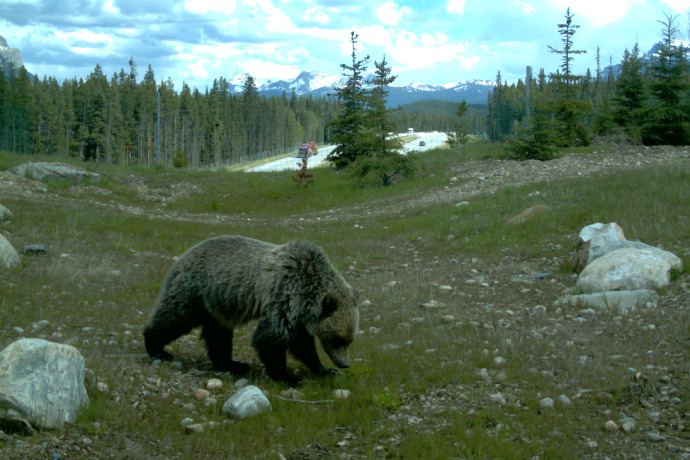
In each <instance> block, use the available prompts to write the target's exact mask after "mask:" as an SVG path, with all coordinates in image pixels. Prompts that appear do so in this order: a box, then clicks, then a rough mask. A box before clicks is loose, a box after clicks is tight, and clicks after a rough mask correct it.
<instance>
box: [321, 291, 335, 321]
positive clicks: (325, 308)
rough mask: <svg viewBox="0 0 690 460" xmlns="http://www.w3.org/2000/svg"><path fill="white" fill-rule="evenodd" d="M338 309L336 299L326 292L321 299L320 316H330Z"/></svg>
mask: <svg viewBox="0 0 690 460" xmlns="http://www.w3.org/2000/svg"><path fill="white" fill-rule="evenodd" d="M337 309H338V300H337V299H336V298H335V297H334V296H333V295H332V294H326V296H325V297H324V298H323V300H322V301H321V317H322V318H326V317H327V316H331V315H332V314H333V312H334V311H336V310H337Z"/></svg>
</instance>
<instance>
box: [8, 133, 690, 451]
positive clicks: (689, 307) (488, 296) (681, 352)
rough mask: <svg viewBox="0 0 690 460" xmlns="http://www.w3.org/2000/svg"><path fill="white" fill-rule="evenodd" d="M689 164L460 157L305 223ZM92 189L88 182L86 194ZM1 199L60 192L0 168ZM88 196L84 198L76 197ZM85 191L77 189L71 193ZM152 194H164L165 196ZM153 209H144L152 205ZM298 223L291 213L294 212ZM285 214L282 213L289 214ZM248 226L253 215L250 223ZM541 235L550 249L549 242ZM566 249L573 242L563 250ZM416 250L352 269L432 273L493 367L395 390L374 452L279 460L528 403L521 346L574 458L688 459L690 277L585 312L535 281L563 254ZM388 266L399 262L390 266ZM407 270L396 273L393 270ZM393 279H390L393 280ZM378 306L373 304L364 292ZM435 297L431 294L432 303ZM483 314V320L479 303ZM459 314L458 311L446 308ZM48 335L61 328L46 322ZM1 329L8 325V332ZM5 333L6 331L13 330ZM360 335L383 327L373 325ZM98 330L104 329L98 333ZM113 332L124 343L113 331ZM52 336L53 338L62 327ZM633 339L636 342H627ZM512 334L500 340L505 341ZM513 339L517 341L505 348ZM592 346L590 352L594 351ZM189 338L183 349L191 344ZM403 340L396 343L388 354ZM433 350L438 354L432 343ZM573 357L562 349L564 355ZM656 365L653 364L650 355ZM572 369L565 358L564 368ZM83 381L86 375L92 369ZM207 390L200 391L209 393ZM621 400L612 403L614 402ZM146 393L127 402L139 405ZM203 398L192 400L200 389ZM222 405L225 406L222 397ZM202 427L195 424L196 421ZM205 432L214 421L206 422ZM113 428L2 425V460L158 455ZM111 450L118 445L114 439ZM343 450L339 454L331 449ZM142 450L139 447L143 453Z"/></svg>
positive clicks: (674, 155)
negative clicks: (400, 190) (430, 183)
mask: <svg viewBox="0 0 690 460" xmlns="http://www.w3.org/2000/svg"><path fill="white" fill-rule="evenodd" d="M688 160H690V153H689V151H688V148H670V147H658V148H646V147H602V148H601V149H600V151H599V152H596V153H594V154H586V155H581V154H569V155H566V156H564V157H562V158H560V159H557V160H554V161H549V162H537V161H526V162H515V161H504V160H486V161H467V162H463V163H459V164H458V166H457V168H456V169H455V170H453V171H451V172H450V174H449V175H448V177H445V178H443V180H446V181H447V186H446V187H445V188H443V189H442V190H440V191H434V192H431V193H428V194H426V195H422V196H417V197H415V198H414V199H411V200H405V201H403V202H400V201H396V200H394V199H389V200H385V201H381V202H377V203H375V204H365V205H358V206H352V207H348V208H344V209H336V210H332V211H330V212H327V213H315V214H313V215H309V216H300V217H299V219H302V220H303V219H307V220H309V219H317V218H318V219H342V218H345V217H347V218H355V219H356V218H357V217H360V216H361V217H366V216H372V215H377V214H385V213H396V214H398V213H400V212H401V211H404V210H406V209H412V208H416V207H420V206H428V205H441V204H455V203H459V202H463V201H465V200H469V199H471V198H472V197H474V196H477V195H479V194H484V193H494V192H496V191H497V190H499V189H500V188H501V187H505V186H508V185H522V184H527V183H531V182H541V181H545V180H553V179H557V178H570V177H578V176H585V175H588V176H589V175H598V174H605V173H609V172H611V171H613V170H615V169H622V168H645V167H648V166H650V165H656V164H665V165H669V164H674V163H677V162H687V161H688ZM132 186H133V187H135V188H137V189H141V190H140V192H141V193H145V194H146V196H151V195H152V194H151V191H149V190H145V187H146V186H145V185H144V184H143V183H137V182H136V181H135V180H133V182H132ZM190 187H191V186H189V185H184V184H182V185H180V186H179V187H175V188H174V190H175V192H174V193H178V194H183V193H189V191H190V190H191V188H190ZM91 192H92V191H91ZM6 194H12V195H16V194H21V195H24V196H37V197H40V199H42V200H45V199H47V200H54V201H55V202H56V203H59V202H60V200H64V199H67V198H65V197H59V196H53V195H48V194H46V193H44V192H43V191H42V186H41V185H40V184H37V183H35V182H33V181H27V180H25V179H18V178H16V177H15V176H13V175H11V174H9V173H7V172H0V197H2V196H5V195H6ZM86 195H87V194H86V193H85V194H84V196H86ZM69 199H85V198H79V197H76V198H69ZM160 199H162V200H164V199H166V196H165V195H164V194H161V197H160ZM99 206H112V207H113V208H114V209H118V211H119V212H124V213H131V214H141V213H143V212H144V211H143V210H141V209H138V208H136V207H120V208H118V207H117V204H103V203H99ZM147 212H148V211H147ZM154 217H155V218H158V219H161V220H165V219H184V220H190V221H199V222H203V221H213V222H218V221H226V222H227V221H233V222H234V221H240V220H244V219H245V218H241V217H233V216H217V215H208V216H203V215H201V216H200V215H184V214H180V213H169V212H168V211H166V210H161V211H159V212H158V214H157V215H155V216H154ZM295 219H297V218H295ZM288 220H289V219H288ZM254 223H256V222H254ZM547 244H558V245H561V246H562V242H552V243H549V242H547ZM562 249H563V252H564V255H566V254H567V253H568V251H569V250H571V249H572V248H567V247H563V248H562ZM666 249H668V250H670V251H672V252H674V253H676V254H678V255H684V256H686V257H687V256H688V255H689V254H690V242H687V241H686V242H679V243H678V245H677V246H676V247H672V248H666ZM419 253H420V248H419V247H418V246H415V243H410V244H409V246H407V247H401V248H396V251H395V256H394V257H393V258H392V259H391V260H389V261H387V262H386V264H387V265H386V266H374V265H372V266H370V267H360V269H353V270H352V273H351V274H350V275H351V276H357V273H358V270H366V272H367V273H369V276H368V277H367V279H368V281H367V282H368V283H370V286H369V287H370V288H374V287H378V288H379V290H381V291H382V292H386V293H387V294H385V295H388V294H389V293H390V289H392V286H395V283H396V282H398V283H399V282H403V283H404V282H405V281H406V280H405V279H404V277H405V273H406V272H407V271H409V269H410V268H411V267H414V268H415V269H416V271H417V272H418V273H426V274H427V275H426V276H427V278H428V279H434V277H435V279H436V280H437V281H436V282H432V283H431V285H432V289H433V290H432V292H435V293H437V295H436V296H435V297H434V298H431V299H428V302H429V303H428V305H425V306H424V308H426V309H427V310H428V311H429V312H430V313H428V314H431V315H436V316H437V317H438V318H439V321H440V322H442V323H443V322H446V323H452V324H457V325H458V327H471V328H473V329H476V330H477V331H481V333H483V334H487V335H489V336H490V335H491V334H492V333H494V332H495V334H496V336H500V337H501V339H500V340H502V341H503V343H504V344H505V346H504V348H502V349H501V350H495V349H486V350H483V351H482V353H485V354H486V358H487V360H489V362H491V363H492V365H491V366H487V368H479V369H476V375H477V379H476V381H475V382H472V383H468V384H457V385H450V386H444V387H440V388H429V389H428V390H427V391H426V392H425V393H423V394H421V395H420V394H402V399H403V400H402V404H401V405H400V406H399V407H398V408H397V409H396V410H393V411H391V412H390V413H389V414H388V417H389V420H388V422H390V423H388V424H387V427H388V428H387V431H386V432H387V437H386V438H385V439H381V442H380V445H377V446H375V448H374V452H370V451H367V452H362V451H361V450H360V449H358V447H357V435H356V433H351V432H342V433H334V436H338V437H340V438H342V440H341V441H340V442H339V443H337V444H336V447H333V446H323V445H321V444H318V443H313V444H309V445H307V446H304V448H303V449H300V450H298V451H295V452H292V453H290V454H289V455H286V457H287V458H294V459H297V458H322V457H340V458H367V457H370V456H372V455H381V456H386V455H387V454H388V453H389V450H390V449H391V448H392V447H394V446H395V445H396V444H399V443H400V442H401V439H402V437H403V436H404V433H405V431H406V430H408V429H410V427H413V428H414V429H415V430H417V431H418V432H429V433H432V432H435V431H438V430H441V429H443V427H444V426H445V425H446V424H447V423H448V422H447V421H446V420H445V419H444V417H443V414H445V413H446V412H447V410H448V409H449V408H453V410H457V411H459V413H460V414H465V415H471V414H473V413H475V412H476V411H478V410H480V409H481V408H485V407H487V406H491V407H497V408H498V409H499V410H500V408H501V407H511V408H520V407H521V405H525V406H526V403H525V400H526V399H527V398H528V395H525V394H524V391H525V390H524V389H525V387H526V386H527V385H526V384H524V382H521V381H519V380H517V381H515V380H510V379H506V375H505V373H504V372H503V371H502V368H503V366H504V365H505V363H506V361H507V360H510V359H511V356H510V349H511V346H512V345H515V346H516V347H517V342H518V341H519V342H520V347H521V348H522V349H524V350H527V351H528V352H531V351H534V350H539V351H538V352H537V351H534V355H533V356H531V357H530V358H529V359H530V362H531V366H530V367H529V368H528V369H525V379H531V378H542V379H553V380H555V381H558V382H559V383H558V384H557V385H554V387H555V388H557V389H558V391H554V392H553V393H549V394H542V395H539V396H538V410H539V411H554V412H557V413H561V414H562V415H563V417H573V420H572V423H573V424H575V425H577V426H578V427H579V428H578V429H577V432H578V436H579V438H578V446H579V447H580V452H579V455H578V456H579V457H581V458H593V459H599V458H635V459H647V458H652V459H657V458H658V459H662V458H674V459H676V458H677V459H690V426H688V425H690V401H687V400H685V397H686V396H687V395H688V394H689V392H688V390H687V388H688V387H689V386H690V357H689V355H688V343H687V340H688V337H687V326H686V324H687V321H688V313H687V312H688V311H690V282H689V279H688V276H687V275H682V276H680V277H679V278H678V279H677V280H675V281H674V282H673V283H672V285H671V286H670V287H669V288H668V289H667V290H666V291H665V292H664V294H663V296H662V300H661V302H660V304H659V305H658V306H657V307H656V308H654V309H640V310H639V311H634V312H631V313H629V314H616V313H614V312H595V311H588V310H578V311H564V310H563V309H559V308H555V307H554V306H553V304H552V302H553V300H555V299H557V298H558V297H559V296H560V295H561V294H562V293H563V291H564V290H565V289H566V288H568V287H571V286H572V285H573V278H572V276H571V275H560V276H559V275H554V276H550V277H549V278H548V279H538V278H532V277H531V275H533V274H535V273H545V272H551V273H555V272H557V271H558V267H559V265H560V264H561V263H562V260H560V259H537V260H525V259H522V258H520V257H517V256H512V255H511V256H502V255H497V256H496V258H495V259H493V260H484V261H482V260H469V261H464V262H459V263H458V265H457V268H456V269H454V270H453V271H452V272H450V273H449V272H448V270H447V269H439V264H438V261H434V260H423V258H420V256H419ZM392 267H396V268H392ZM401 267H402V268H401ZM391 283H393V284H391ZM458 298H461V301H462V304H463V311H462V318H461V319H460V318H458V317H457V315H456V314H454V313H453V312H452V311H450V310H448V309H446V308H445V304H447V303H452V302H453V301H458ZM372 300H374V302H376V299H372ZM433 302H437V303H433ZM488 309H491V312H492V313H491V315H487V310H488ZM376 314H377V311H376V310H374V309H372V310H368V309H367V308H364V309H363V312H362V316H363V321H365V322H366V323H367V324H372V323H375V321H376V320H375V318H374V316H375V315H376ZM454 315H455V316H454ZM39 327H41V328H45V329H44V330H42V332H41V333H42V334H44V335H45V336H46V337H48V338H50V337H55V335H54V334H55V333H58V334H59V333H60V332H59V331H54V330H52V329H51V325H50V324H48V325H43V326H39ZM6 329H7V328H6ZM10 330H11V329H10ZM83 333H84V334H89V335H90V336H91V339H92V340H93V341H94V342H96V343H97V342H98V340H102V341H103V343H106V342H107V341H108V340H121V341H122V343H125V342H126V343H129V344H131V348H133V349H134V350H135V351H136V350H139V348H141V346H140V345H141V344H140V343H138V342H137V340H138V336H137V334H138V330H137V329H136V327H134V326H132V328H131V330H129V331H120V332H119V336H116V337H115V338H113V337H112V334H111V335H108V332H107V331H93V330H85V331H83ZM366 333H369V334H375V333H377V331H376V328H373V329H370V330H368V331H367V332H366ZM99 334H100V335H99ZM118 337H119V338H118ZM58 338H59V336H58ZM632 339H636V340H632ZM506 340H507V341H508V342H505V341H506ZM180 341H181V343H182V344H181V346H185V343H187V344H191V343H193V342H195V341H196V339H194V338H193V337H186V338H183V339H181V340H180ZM511 344H512V345H511ZM592 344H596V347H592ZM190 346H191V345H190ZM399 346H400V345H399V344H390V347H391V350H395V349H396V348H395V347H399ZM430 352H433V350H432V351H430ZM564 356H565V357H567V358H564ZM657 363H660V364H657ZM566 364H567V366H566ZM573 368H575V369H590V370H592V369H594V370H592V372H596V369H597V368H606V369H617V370H619V371H620V372H621V375H623V376H625V378H626V381H627V383H626V384H625V385H624V388H623V394H622V395H620V394H615V395H614V391H617V390H614V389H611V388H605V387H604V388H581V387H579V386H577V383H576V381H577V379H576V378H573V379H572V380H568V378H567V376H569V375H571V374H572V372H573ZM121 377H122V379H123V382H122V384H123V385H127V386H129V387H132V388H129V389H128V390H127V394H128V395H129V396H127V397H132V396H131V395H146V394H148V393H150V392H166V391H167V392H169V393H170V397H171V400H172V401H173V403H175V404H178V403H179V404H182V405H183V404H189V403H185V402H184V401H185V399H184V398H183V397H182V394H183V393H189V394H188V395H187V396H188V399H189V400H192V399H193V397H194V396H193V395H194V394H196V393H197V390H195V389H198V388H199V387H200V386H202V387H203V386H204V382H207V381H208V378H209V377H214V375H212V374H211V373H208V372H206V373H201V374H199V373H179V372H170V373H168V374H166V375H164V376H163V378H161V377H160V375H158V376H156V374H155V373H154V372H153V371H151V370H150V369H135V368H132V369H129V368H123V370H122V373H121ZM89 378H91V379H93V378H94V377H93V376H90V377H89ZM90 384H91V386H92V387H95V388H97V389H98V391H104V392H107V393H108V394H109V395H110V397H111V398H113V399H114V400H116V399H117V398H122V397H125V396H124V395H123V394H121V393H120V391H119V390H118V388H113V385H112V384H111V387H108V386H107V385H105V384H100V385H99V382H90ZM212 397H213V391H210V392H209V393H208V394H205V397H204V398H203V399H207V398H212ZM614 398H616V400H617V401H618V403H617V404H616V405H615V406H612V405H611V403H610V402H611V401H612V400H614ZM145 399H146V398H145V397H144V396H141V401H134V402H132V403H131V404H130V405H131V407H132V408H133V409H132V410H136V408H137V406H138V405H139V404H145ZM197 399H198V398H197ZM581 401H587V402H588V404H589V406H591V407H597V408H598V409H597V411H596V413H595V414H594V416H593V417H592V419H591V420H581V419H579V418H578V417H577V415H576V414H575V413H574V412H573V411H571V410H569V409H568V408H569V407H570V406H572V405H577V404H579V403H580V402H581ZM221 403H222V401H221ZM200 429H203V428H200ZM206 429H213V427H212V425H208V426H207V427H206ZM486 430H488V431H490V432H492V433H499V432H501V431H503V430H506V431H507V432H508V433H509V436H513V437H514V438H515V439H516V440H517V441H518V442H535V443H539V442H540V440H539V438H531V439H524V436H525V433H526V431H524V432H521V431H520V429H519V428H516V427H512V426H505V425H502V424H498V425H493V426H487V427H486ZM545 430H546V431H544V433H542V435H543V437H544V438H552V437H556V438H557V437H559V436H562V434H561V433H559V432H558V430H548V429H545ZM111 436H117V433H112V434H109V433H107V432H105V433H100V434H99V435H98V436H97V437H93V436H91V435H88V434H84V433H74V432H70V431H69V430H64V431H58V432H54V433H50V434H47V435H41V437H40V438H39V439H33V440H29V442H27V440H24V439H23V438H22V437H20V436H17V435H7V434H4V433H2V432H0V441H4V442H5V446H6V447H5V448H3V449H2V450H1V451H0V456H2V457H3V458H6V459H8V460H9V459H33V458H52V459H60V458H166V457H165V456H163V455H158V454H156V453H155V449H154V448H152V447H151V446H147V445H141V444H137V442H136V441H135V440H127V441H126V442H125V448H124V449H121V448H118V449H115V448H113V447H110V445H111V443H109V437H111ZM117 445H121V440H120V442H118V443H117ZM336 449H337V450H336ZM142 453H146V454H145V455H143V454H142Z"/></svg>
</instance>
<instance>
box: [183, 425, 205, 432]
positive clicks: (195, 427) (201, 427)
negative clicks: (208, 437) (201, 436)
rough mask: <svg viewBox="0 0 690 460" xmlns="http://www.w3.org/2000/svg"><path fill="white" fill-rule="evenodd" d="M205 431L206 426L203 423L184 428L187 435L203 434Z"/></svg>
mask: <svg viewBox="0 0 690 460" xmlns="http://www.w3.org/2000/svg"><path fill="white" fill-rule="evenodd" d="M203 431H204V425H202V424H201V423H193V424H191V425H187V426H186V427H184V432H185V433H187V434H190V433H203Z"/></svg>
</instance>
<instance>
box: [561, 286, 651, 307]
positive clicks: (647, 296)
mask: <svg viewBox="0 0 690 460" xmlns="http://www.w3.org/2000/svg"><path fill="white" fill-rule="evenodd" d="M658 302H659V294H657V293H656V291H652V290H650V289H644V290H640V291H606V292H595V293H592V294H579V295H568V296H565V297H562V298H561V299H559V300H557V301H556V302H555V304H556V305H557V306H564V305H565V306H573V307H590V308H597V309H604V308H616V309H618V310H635V309H637V308H655V307H656V306H657V304H658Z"/></svg>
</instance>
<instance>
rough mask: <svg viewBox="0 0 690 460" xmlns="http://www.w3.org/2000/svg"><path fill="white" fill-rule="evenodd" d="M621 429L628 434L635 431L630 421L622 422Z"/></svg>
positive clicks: (633, 424) (633, 423)
mask: <svg viewBox="0 0 690 460" xmlns="http://www.w3.org/2000/svg"><path fill="white" fill-rule="evenodd" d="M621 428H622V429H623V431H625V432H626V433H630V432H632V431H634V430H635V422H633V421H630V420H628V421H626V422H623V424H622V425H621Z"/></svg>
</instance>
